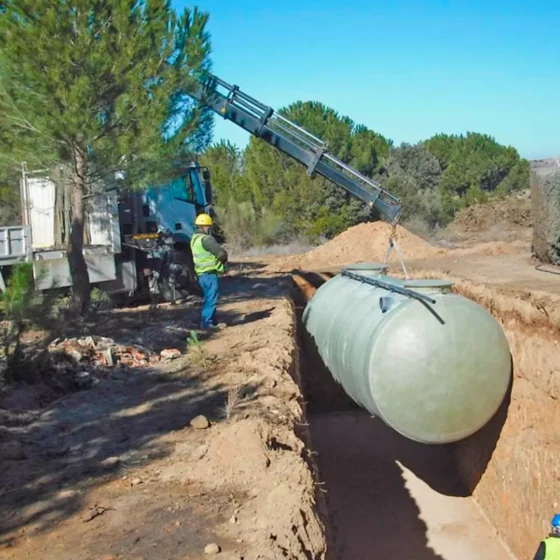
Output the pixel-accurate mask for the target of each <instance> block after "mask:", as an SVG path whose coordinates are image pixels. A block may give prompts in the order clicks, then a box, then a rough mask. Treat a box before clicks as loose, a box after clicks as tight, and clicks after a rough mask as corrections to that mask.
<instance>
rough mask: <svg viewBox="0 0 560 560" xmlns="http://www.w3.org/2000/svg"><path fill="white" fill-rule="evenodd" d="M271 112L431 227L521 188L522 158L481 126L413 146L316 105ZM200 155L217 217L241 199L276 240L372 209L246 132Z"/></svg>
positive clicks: (336, 227)
mask: <svg viewBox="0 0 560 560" xmlns="http://www.w3.org/2000/svg"><path fill="white" fill-rule="evenodd" d="M281 114H282V115H284V116H285V117H287V118H288V119H290V120H291V121H293V122H295V123H297V124H298V125H300V126H303V127H304V128H306V129H307V130H309V131H310V132H311V133H313V134H314V135H316V136H318V137H319V138H321V139H323V140H324V141H326V142H328V146H329V151H330V152H331V153H332V154H334V155H335V156H337V157H338V158H339V159H341V160H342V161H344V162H345V163H348V164H350V165H352V166H354V167H355V168H356V169H358V170H359V171H360V172H361V173H363V174H365V175H366V176H368V177H372V178H374V179H376V180H377V181H379V182H380V183H381V184H383V185H384V187H385V188H386V189H388V190H389V191H390V192H392V193H393V194H395V195H397V196H399V197H400V198H401V200H402V205H403V220H404V221H416V222H421V223H422V224H423V225H424V226H425V227H427V228H429V229H432V230H433V229H436V228H438V227H444V226H445V225H447V224H448V223H449V222H450V221H452V220H453V218H454V216H455V214H456V213H457V212H458V211H459V210H460V209H461V208H463V207H465V206H468V205H471V204H473V203H476V202H484V201H486V200H487V199H488V197H489V196H492V195H493V196H499V195H505V194H507V193H510V192H513V191H516V190H522V189H526V188H528V187H529V162H528V161H526V160H524V159H522V158H521V157H520V156H519V153H518V152H517V150H516V149H515V148H512V147H508V146H503V145H501V144H499V143H498V142H496V140H494V139H493V138H492V137H490V136H488V135H485V134H478V133H472V132H469V133H467V134H466V135H447V134H438V135H436V136H434V137H432V138H430V139H428V140H426V141H424V142H420V143H418V144H415V145H410V144H402V145H400V146H394V145H393V142H392V141H391V140H389V139H387V138H385V137H383V136H382V135H381V134H378V133H376V132H374V131H372V130H370V129H368V128H367V127H365V126H362V125H357V124H356V123H354V122H353V121H352V120H351V119H350V118H348V117H345V116H340V115H339V114H338V113H337V112H336V111H334V110H333V109H331V108H329V107H326V106H324V105H322V104H321V103H317V102H297V103H294V104H292V105H290V106H289V107H287V108H285V109H283V110H282V111H281ZM201 159H202V161H203V163H204V164H205V165H207V166H208V167H210V168H211V170H212V173H213V185H214V189H215V196H216V202H217V205H218V206H220V207H222V208H226V207H227V209H228V212H222V215H223V216H224V219H225V220H227V219H228V218H227V215H228V214H229V215H230V216H231V215H232V214H233V213H235V208H236V205H240V204H242V205H243V208H244V210H243V211H244V212H247V208H248V205H249V206H250V207H252V209H253V212H254V214H256V215H257V216H258V215H259V214H262V215H266V216H267V220H269V221H273V220H275V223H276V224H278V222H279V221H280V222H281V227H280V226H278V225H277V229H278V235H277V238H278V240H282V239H283V238H284V239H286V238H293V237H294V236H296V237H297V236H302V235H303V236H306V237H310V238H318V237H327V238H330V237H332V236H334V235H336V234H338V233H340V232H341V231H343V230H344V229H346V228H348V227H349V226H352V225H355V224H357V223H360V222H363V221H366V220H371V219H376V218H379V217H380V216H378V215H377V214H376V212H375V211H374V210H373V211H371V210H369V209H367V208H365V207H364V205H363V204H362V203H361V202H360V201H359V200H357V199H355V198H354V197H352V196H351V195H349V194H347V193H346V192H345V191H344V190H342V189H341V188H339V187H337V186H335V185H333V184H332V183H330V182H329V181H327V180H325V179H323V178H321V177H315V178H310V177H309V176H308V175H307V174H306V170H305V168H304V167H303V166H302V165H301V164H299V163H298V162H295V161H294V160H292V159H291V158H289V157H287V156H284V155H283V154H282V153H280V152H279V151H278V150H276V149H274V148H272V147H270V146H269V145H268V144H266V143H265V142H263V141H262V140H259V139H256V138H251V140H250V142H249V144H248V146H247V148H246V149H245V150H240V149H239V148H238V147H236V146H235V145H233V144H231V143H229V142H224V141H222V142H219V143H217V144H213V145H212V146H210V147H209V148H208V149H207V150H206V151H205V153H204V154H203V155H202V158H201ZM224 229H225V230H227V224H226V227H225V228H224ZM265 229H270V228H265ZM226 233H227V232H226Z"/></svg>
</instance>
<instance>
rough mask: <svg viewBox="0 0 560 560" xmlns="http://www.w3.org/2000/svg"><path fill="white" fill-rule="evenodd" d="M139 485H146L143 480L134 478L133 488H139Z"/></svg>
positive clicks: (131, 482) (131, 483)
mask: <svg viewBox="0 0 560 560" xmlns="http://www.w3.org/2000/svg"><path fill="white" fill-rule="evenodd" d="M139 484H144V481H143V480H142V479H141V478H133V479H132V480H131V481H130V485H131V486H138V485H139Z"/></svg>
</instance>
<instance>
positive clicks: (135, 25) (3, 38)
mask: <svg viewBox="0 0 560 560" xmlns="http://www.w3.org/2000/svg"><path fill="white" fill-rule="evenodd" d="M207 20H208V15H207V14H205V13H202V12H200V11H198V9H196V8H195V9H194V10H189V9H185V10H184V11H183V12H182V13H181V14H178V13H176V12H175V11H174V10H173V9H172V8H171V2H170V1H169V0H3V2H0V135H1V136H2V138H3V139H4V140H5V141H4V142H3V143H2V146H0V151H6V150H9V151H10V152H11V155H9V154H8V156H6V154H4V157H3V158H1V159H2V160H3V161H12V162H13V161H14V160H17V159H18V158H22V159H27V160H28V161H36V160H37V154H40V155H41V158H42V160H43V161H44V162H45V164H47V165H49V164H52V163H55V162H56V163H60V164H65V165H67V166H68V167H69V168H70V169H71V175H72V181H71V195H70V198H71V208H72V227H71V234H70V242H69V245H68V248H67V254H68V262H69V266H70V272H71V275H72V281H73V289H74V297H75V299H76V303H77V304H78V305H79V308H80V309H81V310H82V311H85V310H86V309H87V306H88V304H89V279H88V273H87V267H86V263H85V260H84V256H83V243H84V220H85V199H84V197H85V196H86V195H87V193H88V188H89V186H90V185H91V184H92V182H93V181H94V180H95V179H96V178H99V177H103V176H106V175H107V174H109V173H111V172H114V171H116V170H119V171H124V172H125V176H126V177H127V179H128V180H129V181H131V182H136V181H138V180H140V179H141V180H142V181H143V182H148V181H151V180H157V179H160V178H164V177H165V176H168V175H169V174H170V173H171V172H172V168H173V164H175V163H181V160H184V158H185V157H187V155H188V154H189V153H192V151H193V150H195V149H197V148H200V147H202V146H205V145H206V144H207V143H208V140H209V135H210V132H211V117H210V115H209V114H208V113H207V112H205V111H203V110H200V109H198V108H196V107H195V105H194V103H193V102H191V101H189V98H188V95H187V94H188V92H189V91H190V90H191V88H193V86H194V79H195V76H196V73H197V72H199V71H201V70H207V69H209V66H210V61H209V54H210V38H209V35H208V33H207V32H206V23H207Z"/></svg>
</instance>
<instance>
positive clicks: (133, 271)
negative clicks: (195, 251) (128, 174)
mask: <svg viewBox="0 0 560 560" xmlns="http://www.w3.org/2000/svg"><path fill="white" fill-rule="evenodd" d="M20 189H21V193H20V194H21V201H22V216H23V224H22V225H21V226H15V227H0V287H1V288H2V289H4V288H5V281H4V280H3V278H2V274H1V270H2V268H3V269H4V271H6V269H9V267H10V266H12V265H14V264H16V263H21V262H29V263H32V265H33V274H34V278H35V287H36V288H37V289H38V290H41V291H42V290H50V289H64V288H68V287H70V286H71V285H72V280H71V277H70V269H69V265H68V260H67V256H66V247H67V245H68V240H69V235H70V206H69V198H68V192H69V189H68V181H67V180H66V179H65V173H64V169H63V168H61V169H60V173H56V172H55V173H53V172H51V173H50V175H46V174H45V172H44V171H37V172H29V171H28V170H27V169H26V167H25V165H22V177H21V181H20ZM89 190H90V192H89V194H88V195H86V196H87V199H86V208H87V211H86V224H85V234H84V235H85V243H84V258H85V260H86V264H87V267H88V274H89V279H90V284H91V285H93V286H99V287H100V288H102V289H103V291H105V292H107V293H109V294H111V295H112V296H114V297H117V298H118V297H119V296H125V297H127V298H130V297H134V296H139V297H144V296H147V295H148V294H150V295H151V296H153V295H156V294H157V295H160V296H161V297H162V298H163V299H164V300H166V301H175V300H176V299H178V298H181V297H185V296H186V295H188V294H190V293H193V292H196V291H197V281H196V276H195V274H194V268H193V263H192V255H191V251H190V239H191V236H192V234H193V232H194V228H195V226H194V221H195V218H196V216H197V215H198V214H199V213H201V212H205V213H208V212H212V210H211V205H212V185H211V179H210V173H209V171H208V169H207V168H205V167H202V166H200V165H199V164H197V163H192V164H191V165H190V166H189V167H187V168H186V169H184V170H181V172H180V173H178V176H177V177H176V178H175V179H173V180H172V181H170V182H168V183H164V184H160V185H154V186H150V187H148V188H146V189H143V190H140V191H134V190H130V189H127V188H123V186H122V176H121V175H119V174H118V173H116V174H115V175H114V176H110V177H109V178H105V179H104V180H103V181H97V184H94V185H92V187H91V188H90V189H89Z"/></svg>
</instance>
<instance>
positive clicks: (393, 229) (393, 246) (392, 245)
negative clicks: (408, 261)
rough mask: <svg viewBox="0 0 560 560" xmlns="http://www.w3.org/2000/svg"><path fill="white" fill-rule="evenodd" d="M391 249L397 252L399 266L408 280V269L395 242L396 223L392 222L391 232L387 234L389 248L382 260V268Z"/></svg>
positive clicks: (388, 257) (391, 251)
mask: <svg viewBox="0 0 560 560" xmlns="http://www.w3.org/2000/svg"><path fill="white" fill-rule="evenodd" d="M393 250H394V251H395V253H396V254H397V258H398V259H399V263H400V265H401V268H402V269H403V272H404V276H405V278H406V279H407V280H410V276H409V275H408V271H407V270H406V266H405V264H404V260H403V258H402V254H401V250H400V247H399V244H398V243H397V224H396V223H394V224H392V225H391V233H390V234H389V248H388V249H387V253H386V254H385V261H384V262H383V268H385V267H387V263H388V262H389V259H390V258H391V254H392V253H393Z"/></svg>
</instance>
